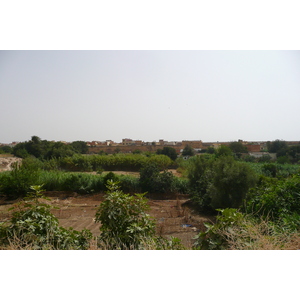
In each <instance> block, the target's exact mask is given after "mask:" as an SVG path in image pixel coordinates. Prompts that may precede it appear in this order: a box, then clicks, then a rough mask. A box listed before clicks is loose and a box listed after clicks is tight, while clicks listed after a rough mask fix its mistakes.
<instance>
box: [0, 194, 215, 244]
mask: <svg viewBox="0 0 300 300" xmlns="http://www.w3.org/2000/svg"><path fill="white" fill-rule="evenodd" d="M45 195H46V196H47V197H48V198H50V199H51V201H46V200H41V201H42V202H47V203H51V204H52V205H53V206H55V207H56V208H57V209H53V210H52V212H53V214H54V215H55V216H56V217H57V218H58V220H59V224H60V226H63V227H65V228H68V227H72V228H74V229H75V230H82V229H84V228H86V229H89V230H91V232H92V233H93V235H94V236H95V237H96V236H97V235H99V226H100V225H99V224H97V223H95V222H94V217H95V213H96V210H97V207H98V206H99V204H100V203H101V201H103V200H104V194H103V193H99V194H94V195H78V194H76V193H72V192H69V193H68V192H46V193H45ZM156 198H159V197H156ZM160 198H161V199H149V202H148V204H149V206H150V211H149V214H150V215H151V216H152V217H154V218H155V219H156V230H157V233H158V234H160V235H161V236H163V237H169V236H173V237H177V238H180V239H181V241H182V244H183V245H184V246H185V247H186V248H187V249H191V248H192V243H193V240H192V238H193V237H194V236H195V235H196V233H197V232H199V230H204V225H203V222H209V221H210V220H211V221H213V217H209V216H205V215H199V214H197V213H196V212H194V211H193V209H192V208H190V207H189V205H188V200H189V199H187V197H185V196H181V197H178V198H179V199H164V198H163V197H160ZM11 206H12V202H9V203H7V202H6V203H4V201H2V202H1V203H0V221H5V220H8V218H9V217H10V215H11V213H10V212H9V210H8V209H9V208H10V207H11Z"/></svg>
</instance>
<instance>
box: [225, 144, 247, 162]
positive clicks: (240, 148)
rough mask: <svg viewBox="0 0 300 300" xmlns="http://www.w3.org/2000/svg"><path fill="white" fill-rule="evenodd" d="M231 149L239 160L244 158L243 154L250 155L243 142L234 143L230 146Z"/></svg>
mask: <svg viewBox="0 0 300 300" xmlns="http://www.w3.org/2000/svg"><path fill="white" fill-rule="evenodd" d="M229 148H230V149H231V151H232V152H233V153H234V154H235V155H236V156H237V157H238V158H240V157H241V156H242V153H248V149H247V147H246V146H245V145H243V144H242V143H241V142H232V143H230V144H229Z"/></svg>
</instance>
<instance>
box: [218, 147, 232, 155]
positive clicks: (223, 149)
mask: <svg viewBox="0 0 300 300" xmlns="http://www.w3.org/2000/svg"><path fill="white" fill-rule="evenodd" d="M232 155H233V153H232V151H231V149H230V148H229V147H228V146H226V145H221V146H220V147H219V148H217V150H216V156H217V157H220V156H232Z"/></svg>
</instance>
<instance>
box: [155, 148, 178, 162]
mask: <svg viewBox="0 0 300 300" xmlns="http://www.w3.org/2000/svg"><path fill="white" fill-rule="evenodd" d="M156 154H163V155H166V156H168V157H170V158H171V159H172V160H173V161H174V160H175V159H176V158H177V152H176V150H175V149H174V148H172V147H164V148H163V149H157V151H156Z"/></svg>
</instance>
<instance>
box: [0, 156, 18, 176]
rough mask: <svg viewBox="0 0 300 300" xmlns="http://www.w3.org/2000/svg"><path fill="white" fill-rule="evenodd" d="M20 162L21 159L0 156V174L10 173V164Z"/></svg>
mask: <svg viewBox="0 0 300 300" xmlns="http://www.w3.org/2000/svg"><path fill="white" fill-rule="evenodd" d="M21 161H22V158H18V157H14V156H13V155H11V154H0V172H4V171H11V167H12V164H13V163H15V162H21Z"/></svg>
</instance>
